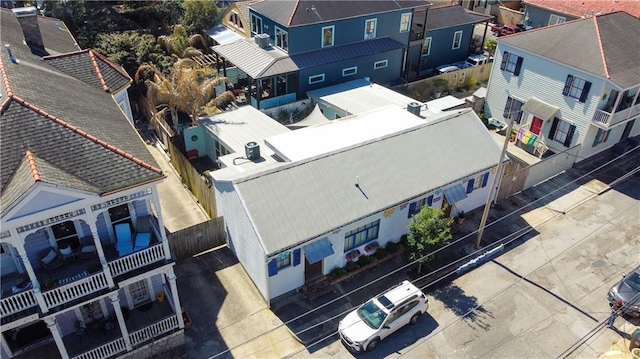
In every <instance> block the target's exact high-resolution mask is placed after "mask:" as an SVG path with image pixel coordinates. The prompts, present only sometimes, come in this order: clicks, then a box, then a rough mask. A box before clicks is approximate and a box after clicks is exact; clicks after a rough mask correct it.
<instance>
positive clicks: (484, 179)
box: [482, 172, 489, 188]
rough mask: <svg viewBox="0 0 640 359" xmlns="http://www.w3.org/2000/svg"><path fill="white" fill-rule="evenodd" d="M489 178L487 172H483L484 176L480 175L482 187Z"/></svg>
mask: <svg viewBox="0 0 640 359" xmlns="http://www.w3.org/2000/svg"><path fill="white" fill-rule="evenodd" d="M488 180H489V172H487V173H485V174H484V177H482V188H484V187H486V186H487V181H488Z"/></svg>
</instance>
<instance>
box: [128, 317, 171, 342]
mask: <svg viewBox="0 0 640 359" xmlns="http://www.w3.org/2000/svg"><path fill="white" fill-rule="evenodd" d="M176 329H178V316H177V315H175V314H174V315H172V316H170V317H167V318H164V319H162V320H160V321H158V322H156V323H154V324H152V325H150V326H148V327H145V328H142V329H140V330H136V331H135V332H132V333H131V334H129V339H130V340H131V345H133V346H136V345H139V344H143V343H145V342H147V341H150V340H153V339H155V338H157V337H160V336H162V335H164V334H165V333H169V332H172V331H174V330H176Z"/></svg>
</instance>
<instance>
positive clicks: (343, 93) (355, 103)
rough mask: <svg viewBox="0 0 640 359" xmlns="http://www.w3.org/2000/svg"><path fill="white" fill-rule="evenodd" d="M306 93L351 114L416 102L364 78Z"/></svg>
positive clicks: (402, 106)
mask: <svg viewBox="0 0 640 359" xmlns="http://www.w3.org/2000/svg"><path fill="white" fill-rule="evenodd" d="M307 95H308V96H309V98H311V99H312V100H314V101H316V102H324V103H326V104H328V105H331V106H333V107H337V108H339V109H341V110H343V111H346V112H348V113H350V114H352V115H355V114H359V113H363V112H368V111H371V110H375V109H380V108H384V107H387V106H389V105H395V106H398V107H401V108H406V107H407V105H408V104H409V103H411V102H418V101H416V100H414V99H412V98H411V97H408V96H405V95H403V94H401V93H399V92H397V91H394V90H391V89H389V88H386V87H384V86H380V85H378V84H375V83H371V82H369V80H367V79H364V78H362V79H357V80H353V81H349V82H345V83H341V84H338V85H334V86H329V87H325V88H321V89H318V90H313V91H309V92H307Z"/></svg>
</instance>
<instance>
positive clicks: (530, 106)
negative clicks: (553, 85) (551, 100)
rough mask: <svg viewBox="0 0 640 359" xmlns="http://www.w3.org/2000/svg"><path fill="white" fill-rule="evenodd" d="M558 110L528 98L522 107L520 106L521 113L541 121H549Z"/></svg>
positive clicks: (535, 99)
mask: <svg viewBox="0 0 640 359" xmlns="http://www.w3.org/2000/svg"><path fill="white" fill-rule="evenodd" d="M558 110H559V109H558V108H557V107H555V106H551V105H549V104H548V103H546V102H542V101H540V100H538V99H537V98H534V97H532V98H530V99H529V100H527V102H525V104H524V105H522V111H527V112H529V113H531V114H534V115H535V116H538V117H540V118H541V119H543V120H548V119H550V118H551V117H553V116H554V115H555V114H556V112H558Z"/></svg>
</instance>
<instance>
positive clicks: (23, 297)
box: [0, 289, 38, 318]
mask: <svg viewBox="0 0 640 359" xmlns="http://www.w3.org/2000/svg"><path fill="white" fill-rule="evenodd" d="M37 306H38V302H37V301H36V296H35V292H34V291H33V289H29V290H25V291H22V292H19V293H16V294H13V295H11V296H8V297H6V298H2V299H1V300H0V318H5V317H8V316H10V315H13V314H16V313H20V312H22V311H24V310H27V309H29V308H33V307H37Z"/></svg>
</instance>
